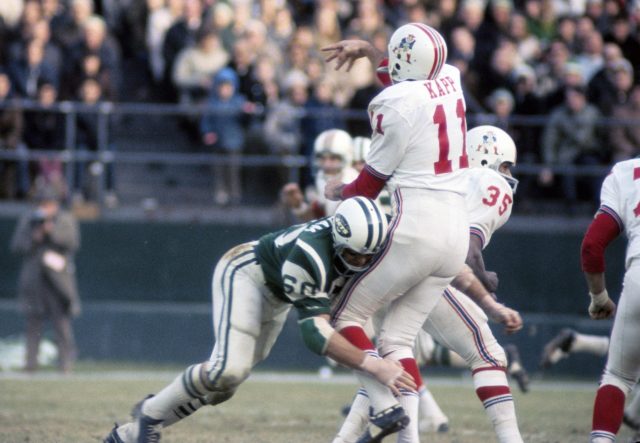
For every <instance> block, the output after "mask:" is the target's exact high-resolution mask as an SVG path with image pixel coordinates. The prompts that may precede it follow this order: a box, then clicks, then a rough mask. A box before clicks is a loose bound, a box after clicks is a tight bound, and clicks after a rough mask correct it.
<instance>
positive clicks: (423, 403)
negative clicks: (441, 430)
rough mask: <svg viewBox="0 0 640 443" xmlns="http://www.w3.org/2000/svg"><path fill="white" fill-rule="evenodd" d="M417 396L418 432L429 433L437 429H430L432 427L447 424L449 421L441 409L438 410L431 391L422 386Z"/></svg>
mask: <svg viewBox="0 0 640 443" xmlns="http://www.w3.org/2000/svg"><path fill="white" fill-rule="evenodd" d="M418 394H419V395H420V406H419V411H420V426H419V427H420V431H421V432H431V431H436V430H437V429H431V428H432V427H433V426H437V425H439V424H441V423H448V422H449V419H448V418H447V416H446V415H444V412H442V409H440V405H438V403H437V402H436V399H435V398H433V395H432V394H431V391H429V389H428V388H427V387H426V386H424V385H423V386H422V387H421V388H420V389H419V391H418Z"/></svg>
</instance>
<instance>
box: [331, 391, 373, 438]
mask: <svg viewBox="0 0 640 443" xmlns="http://www.w3.org/2000/svg"><path fill="white" fill-rule="evenodd" d="M367 423H369V397H368V396H367V393H366V391H365V390H364V389H362V388H361V389H359V390H358V393H357V394H356V396H355V398H354V399H353V402H352V403H351V409H349V414H348V415H347V417H346V418H345V419H344V422H343V423H342V427H341V428H340V430H339V431H338V435H336V438H334V440H333V443H355V442H356V441H357V440H358V438H360V436H361V435H362V434H363V433H364V431H365V430H366V429H367Z"/></svg>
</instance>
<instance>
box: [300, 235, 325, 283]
mask: <svg viewBox="0 0 640 443" xmlns="http://www.w3.org/2000/svg"><path fill="white" fill-rule="evenodd" d="M297 244H298V246H300V248H301V249H302V250H303V251H304V252H306V253H307V255H308V256H309V257H310V258H311V260H312V263H314V264H315V265H316V268H317V269H318V273H319V274H320V281H319V282H318V288H319V290H321V291H324V290H325V289H326V288H325V286H326V284H327V270H326V268H325V266H324V262H323V261H322V259H321V258H320V255H318V252H316V250H315V249H313V248H312V247H311V246H310V245H309V244H308V243H306V242H304V241H302V240H300V239H298V241H297Z"/></svg>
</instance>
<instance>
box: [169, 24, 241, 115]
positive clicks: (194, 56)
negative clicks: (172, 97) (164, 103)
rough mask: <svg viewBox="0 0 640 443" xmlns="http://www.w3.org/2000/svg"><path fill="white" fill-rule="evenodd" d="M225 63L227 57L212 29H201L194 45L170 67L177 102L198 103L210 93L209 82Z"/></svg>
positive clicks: (181, 53) (179, 55)
mask: <svg viewBox="0 0 640 443" xmlns="http://www.w3.org/2000/svg"><path fill="white" fill-rule="evenodd" d="M228 62H229V54H227V52H226V51H225V50H224V48H223V47H222V45H221V44H220V38H219V37H218V34H217V33H216V32H215V30H213V29H212V28H201V29H200V30H199V31H198V34H197V37H196V45H195V46H194V47H187V48H185V49H183V50H182V51H181V52H180V53H179V54H178V56H177V57H176V61H175V64H174V67H173V81H174V85H175V87H176V88H177V90H178V91H179V101H180V103H182V104H185V105H191V104H197V103H202V102H203V101H204V99H205V98H206V97H207V96H208V95H209V93H210V92H211V87H212V85H213V83H212V82H213V78H214V76H215V75H216V73H217V72H218V71H220V69H222V68H223V67H224V66H225V65H226V64H227V63H228Z"/></svg>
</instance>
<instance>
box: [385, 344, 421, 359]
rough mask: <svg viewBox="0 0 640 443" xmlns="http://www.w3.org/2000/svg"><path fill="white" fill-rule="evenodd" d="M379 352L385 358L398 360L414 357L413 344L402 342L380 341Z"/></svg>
mask: <svg viewBox="0 0 640 443" xmlns="http://www.w3.org/2000/svg"><path fill="white" fill-rule="evenodd" d="M378 353H379V354H380V355H381V356H384V357H385V358H389V359H391V360H397V361H400V360H404V359H405V358H414V355H413V349H412V347H411V345H407V344H400V343H389V342H386V343H380V342H378Z"/></svg>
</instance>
